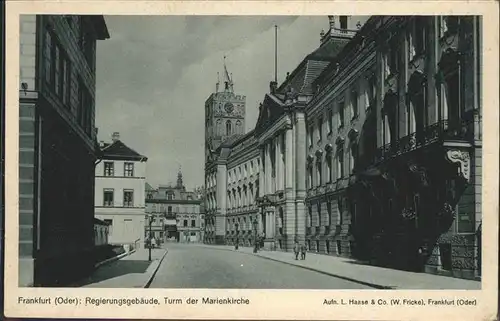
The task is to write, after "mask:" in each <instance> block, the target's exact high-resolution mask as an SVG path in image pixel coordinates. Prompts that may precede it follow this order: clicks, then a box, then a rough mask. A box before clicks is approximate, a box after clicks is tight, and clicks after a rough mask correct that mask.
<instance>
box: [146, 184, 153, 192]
mask: <svg viewBox="0 0 500 321" xmlns="http://www.w3.org/2000/svg"><path fill="white" fill-rule="evenodd" d="M154 190H155V189H154V188H153V186H151V185H149V183H148V182H146V191H154Z"/></svg>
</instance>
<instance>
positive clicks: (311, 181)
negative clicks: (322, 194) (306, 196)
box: [307, 164, 313, 188]
mask: <svg viewBox="0 0 500 321" xmlns="http://www.w3.org/2000/svg"><path fill="white" fill-rule="evenodd" d="M307 172H308V178H309V179H308V182H309V188H312V187H313V168H312V164H310V165H309V167H307Z"/></svg>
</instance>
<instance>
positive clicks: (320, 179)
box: [316, 160, 323, 186]
mask: <svg viewBox="0 0 500 321" xmlns="http://www.w3.org/2000/svg"><path fill="white" fill-rule="evenodd" d="M321 165H322V164H321V160H319V161H318V162H316V174H317V184H316V185H317V186H321V184H323V177H322V176H323V175H322V174H323V173H322V166H321Z"/></svg>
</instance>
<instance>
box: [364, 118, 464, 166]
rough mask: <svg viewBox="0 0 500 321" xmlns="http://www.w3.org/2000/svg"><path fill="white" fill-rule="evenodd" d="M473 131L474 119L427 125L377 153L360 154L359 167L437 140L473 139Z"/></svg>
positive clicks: (382, 160) (444, 121)
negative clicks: (454, 123) (420, 130)
mask: <svg viewBox="0 0 500 321" xmlns="http://www.w3.org/2000/svg"><path fill="white" fill-rule="evenodd" d="M473 133H474V131H473V121H471V120H467V121H463V122H462V123H461V124H459V125H455V126H452V125H451V123H450V122H449V121H448V120H442V121H440V122H437V123H435V124H433V125H430V126H427V127H426V128H425V129H424V130H423V131H422V132H419V133H417V132H415V133H412V134H410V135H407V136H405V137H402V138H401V139H399V140H397V141H394V142H391V143H389V144H386V145H384V146H382V147H379V148H378V149H377V150H376V151H375V153H371V154H369V155H362V156H360V157H359V159H358V165H357V167H360V168H364V167H367V166H369V165H375V164H379V163H382V162H384V161H386V160H389V159H391V158H394V157H397V156H399V155H402V154H406V153H409V152H411V151H414V150H417V149H420V148H423V147H426V146H429V145H431V144H434V143H436V142H444V141H446V140H453V141H457V140H458V141H464V140H471V139H473V138H474V135H473Z"/></svg>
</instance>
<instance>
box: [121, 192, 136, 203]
mask: <svg viewBox="0 0 500 321" xmlns="http://www.w3.org/2000/svg"><path fill="white" fill-rule="evenodd" d="M133 206H134V191H132V190H124V191H123V207H133Z"/></svg>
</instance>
